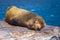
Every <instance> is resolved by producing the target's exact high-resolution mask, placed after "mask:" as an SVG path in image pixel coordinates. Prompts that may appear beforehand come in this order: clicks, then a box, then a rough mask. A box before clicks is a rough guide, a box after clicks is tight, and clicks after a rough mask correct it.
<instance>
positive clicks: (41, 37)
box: [0, 21, 60, 40]
mask: <svg viewBox="0 0 60 40" xmlns="http://www.w3.org/2000/svg"><path fill="white" fill-rule="evenodd" d="M0 40H60V27H57V26H46V27H45V28H43V29H42V30H41V31H34V30H30V29H28V28H25V27H19V26H13V25H9V24H8V23H6V22H5V21H0Z"/></svg>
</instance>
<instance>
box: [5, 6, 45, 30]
mask: <svg viewBox="0 0 60 40" xmlns="http://www.w3.org/2000/svg"><path fill="white" fill-rule="evenodd" d="M5 21H6V22H8V23H9V24H13V25H17V26H24V27H28V28H32V29H35V30H37V29H39V30H40V29H42V28H43V27H45V25H46V23H45V21H44V20H43V19H42V18H41V17H40V16H38V15H36V14H33V13H31V12H29V11H27V10H24V9H19V8H17V7H15V6H11V7H10V8H8V9H7V12H6V19H5Z"/></svg>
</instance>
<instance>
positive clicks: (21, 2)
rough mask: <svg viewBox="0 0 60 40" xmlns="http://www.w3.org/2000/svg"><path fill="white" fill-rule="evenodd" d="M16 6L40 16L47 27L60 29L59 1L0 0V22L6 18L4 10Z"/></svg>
mask: <svg viewBox="0 0 60 40" xmlns="http://www.w3.org/2000/svg"><path fill="white" fill-rule="evenodd" d="M10 6H16V7H18V8H22V9H25V10H28V11H30V12H34V13H35V14H37V15H39V16H41V17H42V18H43V19H44V20H45V22H46V24H47V25H52V26H59V27H60V0H0V21H2V20H4V19H5V17H6V10H7V8H8V7H10Z"/></svg>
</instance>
